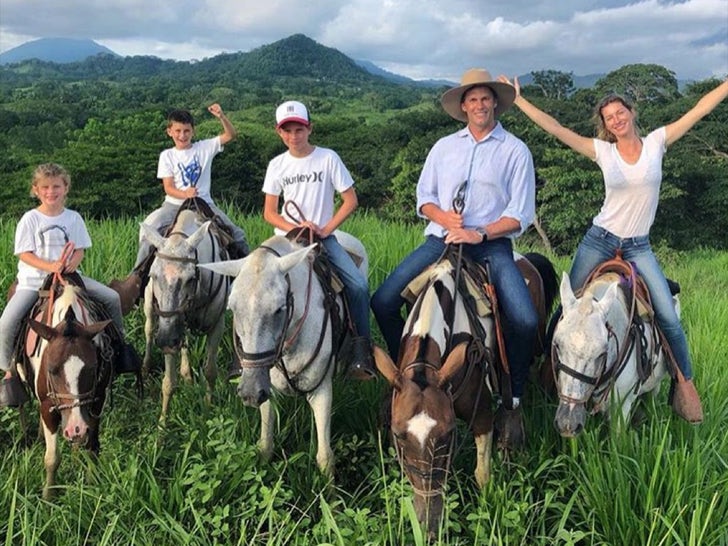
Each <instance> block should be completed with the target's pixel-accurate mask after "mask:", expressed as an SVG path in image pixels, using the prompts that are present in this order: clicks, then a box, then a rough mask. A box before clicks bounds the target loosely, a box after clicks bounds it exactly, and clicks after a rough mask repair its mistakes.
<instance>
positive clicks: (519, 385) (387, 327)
mask: <svg viewBox="0 0 728 546" xmlns="http://www.w3.org/2000/svg"><path fill="white" fill-rule="evenodd" d="M445 247H446V244H445V241H444V239H442V238H440V237H435V236H432V235H430V236H428V237H427V239H426V240H425V242H424V243H423V244H422V245H420V246H419V247H418V248H416V249H415V250H414V251H413V252H412V253H411V254H410V255H409V256H407V257H406V258H405V259H404V260H403V261H402V263H400V264H399V266H397V268H395V270H394V271H392V273H391V274H390V275H389V277H387V278H386V279H385V280H384V282H383V283H382V285H381V286H380V287H379V288H378V289H377V291H376V292H375V293H374V295H373V296H372V301H371V306H372V310H373V311H374V317H375V318H376V319H377V323H378V324H379V329H380V330H381V332H382V335H383V336H384V339H385V341H386V343H387V349H388V350H389V354H390V356H391V357H392V359H394V360H396V359H397V358H398V355H399V344H400V339H401V337H402V331H403V330H404V324H405V319H404V317H403V316H402V307H403V306H404V303H405V300H404V298H403V297H402V291H403V290H404V289H405V288H406V287H407V285H408V284H409V283H410V281H412V279H414V278H415V277H416V276H417V275H419V274H420V273H421V272H422V271H424V270H425V268H427V267H428V266H429V265H432V264H433V263H435V262H436V261H437V260H438V259H439V258H440V256H441V255H442V253H443V252H444V250H445ZM463 249H464V252H465V254H466V255H467V256H468V257H469V258H470V259H472V260H473V261H475V262H477V263H480V264H485V262H486V261H487V262H488V263H489V264H490V273H491V279H490V281H491V282H492V283H493V284H494V285H495V291H496V296H497V297H498V304H499V306H500V311H501V313H502V324H503V334H504V338H505V343H506V355H507V357H508V363H509V366H510V370H511V386H512V391H513V396H517V397H521V396H523V393H524V390H525V386H526V381H527V379H528V368H529V366H530V364H531V361H532V359H533V350H534V343H535V340H536V332H537V329H538V314H537V313H536V308H535V306H534V305H533V301H532V300H531V296H530V294H529V292H528V287H527V286H526V283H525V281H524V280H523V276H522V275H521V273H520V271H519V269H518V267H517V266H516V263H515V261H514V260H513V243H512V242H511V240H510V239H507V238H499V239H494V240H492V241H487V242H485V243H480V244H477V245H468V244H466V245H463Z"/></svg>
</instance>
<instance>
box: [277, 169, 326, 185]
mask: <svg viewBox="0 0 728 546" xmlns="http://www.w3.org/2000/svg"><path fill="white" fill-rule="evenodd" d="M323 181H324V171H319V172H315V173H310V174H295V175H293V176H284V177H283V178H282V179H281V183H282V184H283V185H284V186H290V185H292V184H307V183H312V182H323Z"/></svg>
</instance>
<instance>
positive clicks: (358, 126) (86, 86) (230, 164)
mask: <svg viewBox="0 0 728 546" xmlns="http://www.w3.org/2000/svg"><path fill="white" fill-rule="evenodd" d="M533 76H534V84H533V85H530V86H527V87H526V88H524V90H523V91H524V95H526V96H529V98H531V100H533V102H534V103H535V104H536V105H537V106H539V107H540V108H542V109H543V110H545V111H546V112H548V113H550V114H552V115H553V116H554V117H556V118H557V119H558V120H559V121H560V122H561V123H562V124H563V125H564V126H566V127H569V128H571V129H573V130H574V131H576V132H577V133H579V134H581V135H584V136H590V135H593V134H594V127H593V125H592V123H591V120H590V115H591V112H592V110H593V108H594V105H595V103H596V102H597V100H599V98H600V97H601V96H602V95H603V94H604V93H606V92H607V91H610V92H611V91H618V92H622V93H625V94H627V95H628V96H630V97H632V98H634V99H635V100H636V102H637V104H636V106H637V108H638V110H639V112H640V124H641V127H642V130H643V131H644V132H645V133H646V132H648V131H649V130H652V129H655V128H657V127H659V126H661V125H664V124H666V123H669V122H671V121H674V120H676V119H677V118H678V117H680V116H681V115H682V114H683V113H684V112H685V111H687V110H688V109H689V108H690V107H691V106H693V105H694V104H695V102H696V101H697V100H698V99H699V97H700V96H702V95H703V94H704V93H705V92H706V91H707V90H709V89H712V88H713V87H714V86H715V85H716V84H717V83H718V82H717V80H706V81H705V82H696V83H694V84H692V85H690V86H688V87H687V88H686V89H685V92H684V94H683V95H681V94H680V93H679V92H678V88H677V82H676V80H675V76H674V74H673V73H672V72H670V71H669V70H667V69H665V68H663V67H660V66H657V65H643V64H634V65H628V66H625V67H622V68H620V69H618V70H615V71H614V72H612V73H610V74H608V75H606V76H605V77H604V78H602V79H601V80H600V81H599V82H597V84H596V85H595V86H594V88H592V89H578V90H576V91H574V90H573V74H572V73H565V72H560V71H556V70H543V71H538V72H534V73H533ZM441 92H442V90H441V89H436V88H433V87H425V86H422V85H419V84H415V83H407V82H405V83H393V82H391V81H388V80H385V79H383V78H381V77H378V76H374V75H371V74H369V73H368V72H366V71H365V70H363V69H362V68H360V67H359V66H357V65H356V63H354V62H353V61H352V60H351V59H349V58H348V57H346V56H344V55H342V54H341V53H340V52H338V51H336V50H333V49H331V48H326V47H322V46H320V45H319V44H317V43H316V42H314V41H313V40H310V39H309V38H307V37H306V36H303V35H300V34H297V35H293V36H291V37H290V38H287V39H285V40H280V41H278V42H275V43H273V44H270V45H267V46H263V47H261V48H258V49H256V50H253V51H250V52H248V53H235V54H224V55H219V56H216V57H213V58H210V59H204V60H200V61H194V62H175V61H165V60H161V59H157V58H155V57H130V58H117V57H113V56H109V55H99V56H96V57H93V58H90V59H87V60H86V61H83V62H79V63H70V64H64V65H59V64H54V63H46V62H41V61H28V62H25V63H20V64H15V65H9V66H3V67H0V147H2V149H3V154H0V214H1V215H3V216H5V217H7V218H13V219H17V218H19V216H20V215H21V214H22V213H23V212H24V211H25V210H27V209H28V208H30V207H31V206H33V205H34V201H33V200H32V199H30V198H29V197H28V196H27V194H28V186H29V183H30V173H31V172H32V170H33V168H34V167H35V166H36V165H37V164H38V163H41V162H46V161H56V162H59V163H62V164H63V165H64V166H65V167H66V168H67V169H69V171H70V172H71V175H72V177H73V180H74V185H73V190H72V191H71V195H70V198H69V206H71V207H73V208H76V209H78V210H79V211H80V212H81V213H82V214H83V215H84V217H86V218H118V217H124V216H128V215H139V214H142V215H143V214H145V213H149V212H150V211H151V210H153V209H154V208H156V207H157V206H159V203H160V202H161V201H162V199H163V191H162V188H161V184H160V183H159V181H158V180H157V179H156V166H157V161H158V157H159V153H160V151H161V150H162V149H164V148H166V147H168V146H169V145H170V141H169V139H168V138H167V136H166V135H165V133H164V118H165V116H166V113H167V112H168V111H169V110H170V109H172V108H187V109H189V110H191V111H192V112H193V114H194V115H195V117H196V119H197V137H198V138H206V137H209V136H213V135H215V134H217V133H218V132H219V131H220V126H219V123H218V122H217V120H215V119H213V118H212V117H211V116H210V115H209V114H208V113H207V111H206V107H207V106H208V105H209V104H211V103H212V102H219V103H220V104H221V105H222V106H223V108H225V110H226V111H227V113H228V115H229V116H230V118H231V119H232V120H233V122H234V124H235V126H236V127H237V129H238V131H239V137H238V139H237V140H236V141H234V142H231V143H230V144H228V145H227V146H226V150H225V152H224V153H223V154H221V155H219V156H218V157H217V158H216V159H215V161H214V163H213V185H212V194H213V197H214V198H215V199H216V200H217V201H219V202H221V203H230V204H231V205H232V206H233V207H234V208H235V209H237V210H241V211H245V212H258V211H260V209H261V207H262V195H261V187H262V182H263V178H264V175H265V170H266V167H267V164H268V161H269V160H270V159H271V158H273V157H274V156H275V155H277V154H278V153H281V152H282V151H283V150H284V147H283V146H282V144H281V142H280V139H279V138H278V137H277V135H276V134H275V132H274V131H273V115H274V110H275V106H276V105H277V104H279V103H280V102H281V101H282V100H286V99H299V100H302V101H304V102H305V103H306V104H307V105H308V106H309V110H310V111H311V114H312V119H313V126H314V132H313V135H312V142H313V143H315V144H317V145H321V146H326V147H330V148H333V149H334V150H336V152H337V153H338V154H339V155H340V156H341V157H342V159H343V160H344V162H345V163H346V165H347V167H348V168H349V170H350V171H351V173H352V175H353V177H354V179H355V181H356V183H357V186H356V189H357V194H358V196H359V203H360V206H361V207H362V208H364V209H368V210H369V211H372V212H373V213H375V214H377V215H378V216H379V217H380V218H382V219H388V220H395V221H397V222H406V223H416V224H417V225H418V226H419V225H421V223H420V222H421V219H419V218H418V217H417V215H416V211H415V197H414V196H415V187H416V184H417V180H418V178H419V172H420V170H421V168H422V164H423V162H424V159H425V157H426V155H427V152H428V151H429V149H430V148H431V147H432V145H433V144H434V143H435V142H436V140H437V139H438V138H440V137H442V136H444V135H446V134H448V133H450V132H453V131H455V130H457V129H458V128H459V127H460V126H461V124H459V123H457V122H455V121H453V120H452V119H450V118H449V117H448V116H447V115H446V114H445V113H444V112H443V111H442V108H441V107H440V105H439V96H440V94H441ZM531 94H533V95H534V96H533V97H531V96H530V95H531ZM502 121H503V124H504V126H505V127H506V129H507V130H509V131H511V132H513V133H514V134H515V135H517V136H518V137H519V138H521V139H522V140H523V141H524V142H526V144H527V145H528V146H529V148H530V149H531V152H532V154H533V157H534V163H535V166H536V170H537V173H538V176H539V178H540V179H541V180H542V181H543V182H544V185H543V188H541V189H540V190H539V192H538V196H537V204H538V207H539V208H538V215H539V217H540V219H541V222H542V225H543V227H544V229H545V230H546V234H547V235H548V237H549V238H550V239H551V240H552V241H553V243H554V245H555V248H556V249H557V250H558V251H559V252H563V253H564V254H569V253H571V252H572V251H573V249H574V247H575V244H576V242H577V241H578V240H579V239H580V237H581V236H582V234H583V230H584V228H585V227H586V226H587V225H588V224H589V222H590V220H591V217H592V216H593V215H594V214H595V213H596V211H597V210H598V207H599V203H600V202H601V198H602V197H603V188H602V183H601V179H600V175H599V170H598V168H597V167H596V165H594V164H592V163H590V162H588V161H586V160H580V159H578V158H576V157H574V156H573V154H571V153H570V152H567V151H565V150H564V147H563V145H562V144H561V143H560V142H558V141H557V140H555V139H554V138H552V137H550V136H549V135H547V134H545V133H544V132H543V131H542V130H541V129H539V128H538V127H537V126H535V125H534V124H533V123H532V122H530V121H529V120H528V119H527V118H526V117H525V116H524V115H523V114H522V113H521V112H520V111H519V110H518V109H516V108H514V109H511V110H510V111H509V112H507V113H506V114H505V115H504V116H503V117H502ZM727 143H728V105H726V104H721V105H719V107H718V108H716V109H715V111H714V112H712V113H711V114H710V115H709V116H707V117H706V118H705V119H704V120H702V121H701V122H700V123H698V124H697V126H696V127H695V128H693V130H691V131H690V132H689V133H688V134H687V135H686V136H685V137H684V138H683V139H681V140H680V141H679V142H678V143H677V144H676V145H675V146H673V147H671V149H670V150H669V152H668V154H667V155H666V158H665V165H664V166H665V168H664V183H663V189H662V194H661V203H660V209H659V211H658V215H657V219H656V222H655V226H654V229H653V238H654V239H655V240H656V241H659V242H661V243H662V242H664V243H665V244H667V245H669V246H674V247H677V248H690V247H691V246H693V245H695V244H701V245H709V246H713V247H715V248H728V239H726V238H725V236H724V235H723V233H724V232H725V230H726V227H728V226H727V225H726V224H727V223H728V215H726V214H725V210H726V206H727V205H728V187H726V181H727V180H728V144H727Z"/></svg>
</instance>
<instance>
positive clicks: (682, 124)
mask: <svg viewBox="0 0 728 546" xmlns="http://www.w3.org/2000/svg"><path fill="white" fill-rule="evenodd" d="M726 96H728V80H725V81H724V82H723V83H721V84H720V85H719V86H718V87H716V88H715V89H713V90H712V91H709V92H708V93H706V94H705V95H703V98H701V99H700V100H699V101H698V102H697V104H696V105H695V106H693V107H692V108H691V109H690V110H688V111H687V112H686V113H685V114H684V115H683V117H681V118H680V119H679V120H677V121H674V122H672V123H671V124H669V125H667V126H666V127H665V144H666V145H667V146H669V145H670V144H672V143H673V142H675V141H676V140H678V139H679V138H680V137H682V136H683V135H684V134H685V133H687V132H688V131H689V130H690V129H691V128H692V127H693V125H695V124H696V123H697V122H698V121H700V120H701V119H703V118H704V117H705V116H707V115H708V114H710V112H712V111H713V109H714V108H715V107H716V106H718V104H720V102H721V101H722V100H723V99H724V98H726Z"/></svg>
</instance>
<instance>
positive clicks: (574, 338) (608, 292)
mask: <svg viewBox="0 0 728 546" xmlns="http://www.w3.org/2000/svg"><path fill="white" fill-rule="evenodd" d="M561 304H562V306H563V315H562V317H561V320H560V321H559V322H558V324H557V325H556V329H555V330H554V336H553V353H552V354H553V361H554V366H555V370H556V374H557V376H556V383H557V389H558V394H559V400H560V402H559V406H558V409H557V410H556V418H555V424H556V427H557V428H558V430H559V432H560V433H561V435H562V436H565V437H573V436H576V435H577V434H579V433H580V432H581V431H582V430H583V428H584V424H585V421H586V406H587V405H588V404H591V405H592V413H602V414H604V415H605V416H606V417H607V418H608V417H609V414H610V410H611V409H612V408H617V409H620V410H621V417H622V422H623V423H627V422H629V418H630V415H631V411H632V407H633V405H634V403H635V401H636V400H637V399H638V398H639V397H640V396H642V395H643V394H646V393H649V392H652V391H655V389H657V388H658V387H659V386H660V381H661V380H662V378H663V377H664V375H665V372H666V371H667V369H666V364H665V354H664V352H663V350H662V348H661V345H660V343H659V342H658V340H659V337H658V333H657V331H656V325H655V324H654V322H646V321H641V320H638V324H640V323H641V324H642V327H641V328H637V327H635V325H634V324H633V322H632V312H631V309H632V305H631V302H629V301H628V300H627V297H626V296H625V293H624V291H623V290H622V289H621V288H620V286H619V276H618V275H616V274H615V273H607V274H606V275H602V276H599V277H597V278H596V279H594V281H592V282H591V283H589V285H587V286H586V287H585V289H584V291H583V294H582V295H581V296H580V297H576V296H575V295H574V292H573V290H572V288H571V282H570V281H569V276H568V275H567V274H566V273H564V274H563V276H562V280H561ZM641 370H643V371H641Z"/></svg>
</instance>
